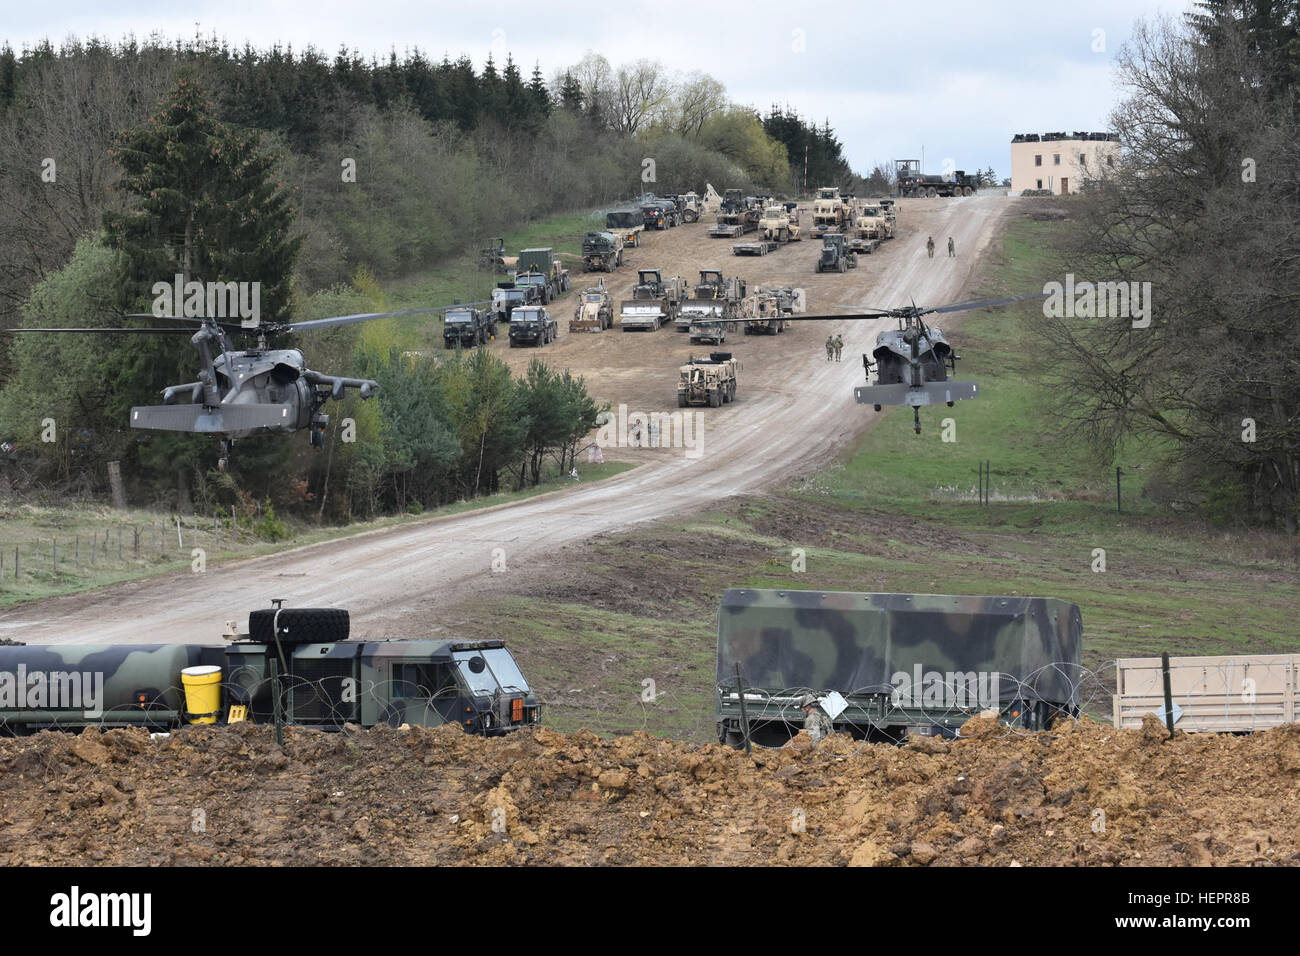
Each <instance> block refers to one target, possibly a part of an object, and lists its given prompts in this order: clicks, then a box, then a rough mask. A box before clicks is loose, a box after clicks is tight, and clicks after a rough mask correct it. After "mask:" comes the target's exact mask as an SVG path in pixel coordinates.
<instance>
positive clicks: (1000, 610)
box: [714, 589, 1083, 746]
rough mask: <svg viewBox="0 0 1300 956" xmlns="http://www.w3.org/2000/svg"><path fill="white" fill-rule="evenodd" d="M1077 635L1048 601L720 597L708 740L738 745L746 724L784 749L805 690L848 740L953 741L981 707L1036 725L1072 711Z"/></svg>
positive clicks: (733, 592) (803, 594) (759, 738)
mask: <svg viewBox="0 0 1300 956" xmlns="http://www.w3.org/2000/svg"><path fill="white" fill-rule="evenodd" d="M1082 641H1083V618H1082V615H1081V614H1080V613H1079V608H1078V606H1077V605H1075V604H1071V603H1069V602H1067V601H1062V600H1060V599H1058V598H1030V597H962V596H955V595H946V594H869V593H859V592H852V591H775V590H764V589H728V590H727V591H725V592H724V593H723V596H722V605H721V607H720V609H719V611H718V658H717V663H718V667H717V691H716V695H715V697H714V714H715V717H716V720H717V730H718V739H719V740H720V741H721V742H723V743H726V744H730V745H732V746H740V745H741V744H742V743H743V742H744V739H745V733H746V728H748V735H749V739H750V740H751V741H753V742H754V743H757V744H762V745H769V746H779V745H781V744H783V743H785V742H786V741H788V740H789V739H790V738H791V737H793V736H794V735H795V734H796V733H797V732H798V731H799V729H800V728H801V727H802V725H803V719H804V718H803V714H802V711H801V708H800V700H801V698H802V697H803V695H805V694H812V695H813V696H814V697H816V698H818V699H819V700H820V701H821V705H820V706H822V709H823V710H824V711H825V712H826V714H827V716H829V717H830V718H831V722H832V725H833V726H834V728H835V730H836V731H837V732H840V733H847V734H851V735H852V736H854V737H856V738H859V739H867V740H893V741H901V740H904V739H906V737H907V736H908V735H909V734H912V735H917V736H934V735H936V734H941V735H944V736H952V735H954V734H955V732H956V730H957V728H959V727H960V726H961V725H962V724H963V723H964V722H965V721H966V720H967V719H969V718H970V717H971V716H973V715H975V714H977V713H980V712H982V711H985V710H989V709H992V710H996V711H997V713H998V714H999V716H1000V718H1001V719H1002V720H1003V721H1005V722H1006V723H1007V724H1009V725H1010V726H1012V727H1016V728H1023V729H1027V730H1041V729H1045V728H1047V727H1050V726H1051V723H1052V721H1053V720H1054V719H1055V718H1056V717H1058V716H1060V715H1068V716H1075V715H1077V714H1078V712H1079V694H1078V688H1079V683H1080V679H1081V676H1082V671H1081V666H1080V653H1081V644H1082ZM737 666H739V670H740V679H739V682H738V681H737V677H736V670H737ZM742 686H743V694H744V697H743V701H742V698H741V693H742V690H741V687H742ZM742 705H743V706H742Z"/></svg>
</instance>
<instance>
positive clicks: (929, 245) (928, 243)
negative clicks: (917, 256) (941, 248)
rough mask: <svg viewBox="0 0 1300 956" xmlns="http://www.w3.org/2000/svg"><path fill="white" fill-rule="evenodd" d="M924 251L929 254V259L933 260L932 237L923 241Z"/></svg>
mask: <svg viewBox="0 0 1300 956" xmlns="http://www.w3.org/2000/svg"><path fill="white" fill-rule="evenodd" d="M925 251H926V252H928V253H929V254H930V258H931V259H933V258H934V236H930V237H929V238H928V239H926V240H925Z"/></svg>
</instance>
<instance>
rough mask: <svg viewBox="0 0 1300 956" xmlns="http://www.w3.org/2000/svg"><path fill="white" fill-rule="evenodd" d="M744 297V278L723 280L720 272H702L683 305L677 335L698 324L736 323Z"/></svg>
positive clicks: (676, 323)
mask: <svg viewBox="0 0 1300 956" xmlns="http://www.w3.org/2000/svg"><path fill="white" fill-rule="evenodd" d="M744 298H745V280H744V279H741V278H738V277H736V276H732V277H731V278H725V279H724V278H723V276H722V270H721V269H701V270H700V281H699V282H697V283H696V284H695V294H694V295H693V296H692V297H691V298H689V299H686V300H685V301H683V302H682V305H681V309H680V310H679V311H678V313H677V319H676V321H675V323H674V327H675V328H676V329H677V331H678V332H688V331H690V329H691V327H692V326H693V325H695V324H697V323H699V322H707V321H710V320H713V319H722V320H725V321H729V322H730V321H735V320H736V319H737V318H738V317H739V315H740V303H741V300H743V299H744Z"/></svg>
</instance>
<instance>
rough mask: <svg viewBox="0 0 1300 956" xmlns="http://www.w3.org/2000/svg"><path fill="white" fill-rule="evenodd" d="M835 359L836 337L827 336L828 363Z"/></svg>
mask: <svg viewBox="0 0 1300 956" xmlns="http://www.w3.org/2000/svg"><path fill="white" fill-rule="evenodd" d="M834 357H835V336H833V335H828V336H826V361H828V362H829V361H830V360H831V359H833V358H834Z"/></svg>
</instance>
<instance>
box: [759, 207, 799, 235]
mask: <svg viewBox="0 0 1300 956" xmlns="http://www.w3.org/2000/svg"><path fill="white" fill-rule="evenodd" d="M758 231H759V233H760V234H761V235H762V237H763V238H764V239H769V240H771V241H773V242H781V243H785V242H798V241H799V240H800V239H802V238H803V235H802V232H801V230H800V229H799V222H798V219H797V218H792V217H791V214H790V210H789V209H787V208H786V207H785V206H784V205H780V206H768V207H767V208H766V209H764V210H763V217H762V218H761V219H759V221H758Z"/></svg>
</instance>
